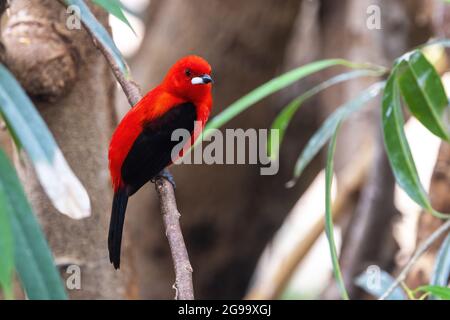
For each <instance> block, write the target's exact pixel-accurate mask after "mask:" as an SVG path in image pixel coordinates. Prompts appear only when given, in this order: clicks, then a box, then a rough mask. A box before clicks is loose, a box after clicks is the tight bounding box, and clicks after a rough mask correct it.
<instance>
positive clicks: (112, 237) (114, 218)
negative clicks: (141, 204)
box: [108, 188, 128, 269]
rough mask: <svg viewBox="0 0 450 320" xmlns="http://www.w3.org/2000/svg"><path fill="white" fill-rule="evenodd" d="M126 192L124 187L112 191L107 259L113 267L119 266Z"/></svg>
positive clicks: (126, 199) (126, 200)
mask: <svg viewBox="0 0 450 320" xmlns="http://www.w3.org/2000/svg"><path fill="white" fill-rule="evenodd" d="M127 203H128V193H127V191H126V189H125V188H121V189H118V190H117V191H116V192H114V199H113V203H112V210H111V221H110V223H109V235H108V250H109V261H111V263H112V264H113V265H114V268H116V269H119V268H120V247H121V245H122V230H123V223H124V221H125V211H126V210H127Z"/></svg>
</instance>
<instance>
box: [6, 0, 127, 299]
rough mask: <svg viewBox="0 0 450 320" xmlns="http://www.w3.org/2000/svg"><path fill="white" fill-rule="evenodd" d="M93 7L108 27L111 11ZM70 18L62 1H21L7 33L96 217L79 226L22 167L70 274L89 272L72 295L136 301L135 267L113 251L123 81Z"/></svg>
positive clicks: (11, 53)
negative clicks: (112, 171) (115, 136)
mask: <svg viewBox="0 0 450 320" xmlns="http://www.w3.org/2000/svg"><path fill="white" fill-rule="evenodd" d="M92 9H93V11H94V13H95V14H96V15H97V17H98V18H99V19H100V21H101V22H102V23H103V24H105V25H107V14H106V13H105V12H104V11H102V10H100V9H99V8H98V7H96V6H92ZM67 17H68V16H67V14H66V9H65V7H63V6H62V5H61V4H60V3H59V2H58V1H53V0H23V1H22V0H15V1H12V2H11V8H10V16H9V19H8V21H7V22H6V25H5V27H4V29H3V30H2V35H3V41H4V44H5V47H6V57H7V58H6V61H7V63H8V66H9V67H10V68H11V70H13V72H14V74H15V75H16V76H17V78H18V79H19V80H20V81H21V83H22V85H23V86H24V87H25V88H26V90H27V91H28V93H29V94H30V95H31V97H32V98H33V100H34V102H35V103H36V106H37V107H38V109H39V111H40V112H41V115H42V116H43V118H44V120H45V121H46V123H47V125H48V126H49V128H50V130H51V131H52V133H53V135H54V136H55V138H56V140H57V142H58V145H59V146H60V148H61V149H62V151H63V153H64V155H65V157H66V159H67V160H68V162H69V164H70V165H71V167H72V169H73V170H74V172H75V174H77V175H78V177H79V178H80V180H81V182H82V183H83V185H84V186H85V187H86V189H87V191H88V193H89V195H90V198H91V204H92V216H91V217H90V218H88V219H84V220H81V221H74V220H70V219H68V218H67V217H65V216H62V215H61V214H59V213H57V212H56V210H55V209H54V208H53V207H52V205H51V204H50V202H49V201H48V199H47V197H46V195H45V194H44V192H43V191H42V188H41V187H40V185H39V183H38V181H37V179H36V177H35V174H34V171H33V169H32V167H31V166H30V165H29V163H28V161H27V159H26V158H24V157H22V158H20V159H19V158H18V159H16V165H17V167H18V169H19V173H20V176H21V178H22V181H23V184H24V186H25V189H26V192H27V194H28V196H29V199H30V200H31V203H32V206H33V208H34V210H35V212H36V213H37V215H38V217H39V220H40V222H41V224H42V227H43V229H44V231H45V234H46V236H47V239H48V241H49V244H50V247H51V248H52V250H53V253H54V256H55V259H56V262H57V263H58V264H59V266H60V269H61V272H62V275H63V276H64V277H67V276H69V275H68V274H67V273H66V267H67V265H71V264H76V265H78V266H80V268H81V290H74V291H69V294H70V297H71V298H75V299H77V298H82V299H104V298H125V297H134V296H136V295H135V294H134V293H135V292H136V291H135V290H134V288H135V286H133V285H132V283H133V280H134V279H133V278H132V276H131V275H133V274H134V273H133V272H132V266H131V264H130V263H129V264H125V266H124V268H123V270H121V271H120V272H116V271H114V269H113V268H112V266H111V265H110V263H109V259H108V253H107V250H106V248H107V246H106V243H107V239H106V238H107V226H108V221H109V213H110V205H111V188H110V184H109V177H108V171H107V168H108V166H107V147H108V141H109V138H110V135H111V133H112V128H113V126H114V121H115V112H114V93H115V88H116V87H115V81H114V80H113V78H112V75H111V72H110V70H109V68H108V67H107V65H106V63H105V61H104V58H103V56H102V55H101V53H100V52H99V51H97V50H96V49H95V47H94V45H93V43H92V41H91V40H90V37H89V36H88V35H87V33H86V32H85V31H84V30H83V29H80V30H77V29H74V30H68V29H67V28H66V19H67ZM124 249H125V250H124V254H125V256H128V255H129V250H127V248H126V247H125V248H124ZM124 260H127V261H131V260H132V259H130V258H125V259H124Z"/></svg>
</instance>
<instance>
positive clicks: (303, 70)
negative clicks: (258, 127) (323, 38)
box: [205, 59, 383, 136]
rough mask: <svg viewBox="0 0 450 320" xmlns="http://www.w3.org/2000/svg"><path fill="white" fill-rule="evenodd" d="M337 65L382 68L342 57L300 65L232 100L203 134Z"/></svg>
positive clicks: (376, 69)
mask: <svg viewBox="0 0 450 320" xmlns="http://www.w3.org/2000/svg"><path fill="white" fill-rule="evenodd" d="M337 65H341V66H346V67H349V68H355V69H358V68H360V69H368V68H372V70H374V71H380V70H383V69H382V68H380V67H374V66H370V65H366V64H356V63H352V62H350V61H347V60H343V59H330V60H321V61H316V62H313V63H310V64H307V65H304V66H301V67H299V68H297V69H294V70H291V71H289V72H286V73H285V74H282V75H281V76H278V77H276V78H274V79H272V80H270V81H269V82H266V83H265V84H263V85H262V86H260V87H258V88H256V89H254V90H253V91H251V92H250V93H248V94H246V95H245V96H243V97H242V98H240V99H238V100H237V101H235V102H233V103H232V104H231V105H229V106H228V107H227V108H225V110H224V111H222V112H221V113H220V114H218V115H217V116H215V117H214V118H213V119H211V120H210V121H209V122H208V124H207V125H206V127H205V131H206V134H205V136H208V133H207V131H208V129H217V128H220V127H221V126H223V125H224V124H225V123H227V122H228V121H230V120H231V119H233V118H234V117H236V116H237V115H238V114H240V113H241V112H243V111H245V110H247V109H248V108H249V107H251V106H252V105H254V104H255V103H257V102H259V101H261V100H262V99H264V98H266V97H267V96H269V95H271V94H273V93H275V92H277V91H280V90H281V89H284V88H286V87H287V86H289V85H291V84H293V83H294V82H296V81H298V80H300V79H302V78H305V77H307V76H309V75H311V74H313V73H315V72H318V71H320V70H323V69H326V68H329V67H332V66H337Z"/></svg>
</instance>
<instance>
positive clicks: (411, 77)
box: [397, 50, 450, 141]
mask: <svg viewBox="0 0 450 320" xmlns="http://www.w3.org/2000/svg"><path fill="white" fill-rule="evenodd" d="M397 79H398V85H399V88H400V91H401V93H402V96H403V98H404V99H405V102H406V103H407V104H408V107H409V110H410V111H411V113H412V114H413V115H414V116H415V117H416V118H417V119H418V120H419V121H420V122H421V123H422V124H423V125H424V126H425V127H426V128H428V130H430V131H431V132H432V133H434V134H435V135H437V136H438V137H440V138H442V139H444V140H447V141H449V139H450V137H449V132H448V128H447V126H446V125H445V124H444V122H443V116H444V112H445V111H446V109H447V107H448V99H447V95H446V93H445V89H444V86H443V85H442V82H441V79H440V77H439V74H438V73H437V71H436V70H435V69H434V67H433V66H432V65H431V63H429V62H428V60H427V59H426V58H425V56H424V55H423V54H422V53H421V52H420V51H419V50H416V51H414V52H412V53H411V54H409V55H407V56H406V57H405V58H403V59H402V60H401V61H400V62H399V65H398V67H397Z"/></svg>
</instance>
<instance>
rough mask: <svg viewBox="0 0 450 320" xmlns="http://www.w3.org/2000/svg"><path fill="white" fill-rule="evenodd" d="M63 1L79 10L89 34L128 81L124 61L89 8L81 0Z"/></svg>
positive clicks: (128, 75) (127, 72) (128, 74)
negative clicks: (93, 36) (103, 48)
mask: <svg viewBox="0 0 450 320" xmlns="http://www.w3.org/2000/svg"><path fill="white" fill-rule="evenodd" d="M61 1H64V3H65V4H66V5H68V6H69V5H73V6H77V7H78V8H79V10H80V16H81V21H82V22H83V24H84V25H85V26H86V27H87V29H88V30H89V32H92V33H93V34H94V35H95V37H96V39H97V41H99V42H101V43H102V44H103V46H104V47H105V48H106V50H108V53H109V54H110V55H111V57H112V58H113V59H114V61H115V63H116V64H117V66H118V67H119V69H120V71H121V72H122V73H123V74H124V75H125V78H127V79H129V77H130V73H129V70H128V67H127V64H126V63H125V60H124V58H123V56H122V54H121V53H120V51H119V49H118V48H117V46H116V45H115V43H114V41H113V40H112V39H111V36H110V35H109V33H108V31H106V29H105V28H104V27H103V26H102V24H101V23H100V22H98V21H97V18H95V16H94V15H93V14H92V12H91V10H90V9H89V7H88V6H87V5H86V3H85V2H84V1H83V0H61Z"/></svg>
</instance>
